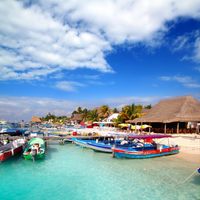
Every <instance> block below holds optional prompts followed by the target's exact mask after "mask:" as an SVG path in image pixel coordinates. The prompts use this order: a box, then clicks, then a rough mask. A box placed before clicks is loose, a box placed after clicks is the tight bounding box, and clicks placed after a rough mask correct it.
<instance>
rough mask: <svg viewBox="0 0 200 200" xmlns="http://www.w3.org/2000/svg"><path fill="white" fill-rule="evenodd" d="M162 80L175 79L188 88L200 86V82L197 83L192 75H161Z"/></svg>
mask: <svg viewBox="0 0 200 200" xmlns="http://www.w3.org/2000/svg"><path fill="white" fill-rule="evenodd" d="M160 80H162V81H175V82H178V83H180V84H182V85H183V86H185V87H187V88H200V83H197V82H196V81H195V80H194V79H192V77H190V76H161V77H160Z"/></svg>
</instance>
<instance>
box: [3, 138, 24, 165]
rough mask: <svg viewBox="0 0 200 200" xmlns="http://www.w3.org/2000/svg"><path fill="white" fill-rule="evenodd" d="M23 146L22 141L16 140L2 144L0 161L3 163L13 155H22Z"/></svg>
mask: <svg viewBox="0 0 200 200" xmlns="http://www.w3.org/2000/svg"><path fill="white" fill-rule="evenodd" d="M24 144H25V140H24V139H16V140H14V141H12V142H9V143H7V144H2V145H1V147H0V161H4V160H6V159H8V158H10V157H12V156H14V155H17V154H20V153H22V151H23V147H24Z"/></svg>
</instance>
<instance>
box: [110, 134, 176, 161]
mask: <svg viewBox="0 0 200 200" xmlns="http://www.w3.org/2000/svg"><path fill="white" fill-rule="evenodd" d="M169 137H171V135H133V136H130V137H129V139H131V140H135V139H136V140H137V142H135V144H136V145H135V146H132V147H113V148H112V153H113V157H116V158H153V157H159V156H165V155H172V154H177V153H179V147H178V146H177V145H176V146H170V145H164V144H159V143H155V141H154V140H153V139H161V138H169Z"/></svg>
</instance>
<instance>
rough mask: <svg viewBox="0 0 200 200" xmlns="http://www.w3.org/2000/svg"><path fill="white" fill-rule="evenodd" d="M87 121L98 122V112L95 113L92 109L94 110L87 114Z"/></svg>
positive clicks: (95, 110)
mask: <svg viewBox="0 0 200 200" xmlns="http://www.w3.org/2000/svg"><path fill="white" fill-rule="evenodd" d="M87 120H89V121H92V122H94V121H98V112H97V109H94V110H90V111H89V112H88V114H87Z"/></svg>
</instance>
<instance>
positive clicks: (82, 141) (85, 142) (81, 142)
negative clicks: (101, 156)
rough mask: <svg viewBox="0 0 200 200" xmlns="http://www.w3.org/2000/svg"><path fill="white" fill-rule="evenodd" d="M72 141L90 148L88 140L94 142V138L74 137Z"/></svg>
mask: <svg viewBox="0 0 200 200" xmlns="http://www.w3.org/2000/svg"><path fill="white" fill-rule="evenodd" d="M71 140H72V142H73V143H74V144H76V145H79V146H81V147H86V148H89V145H88V142H92V141H93V140H83V139H78V138H72V139H71Z"/></svg>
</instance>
